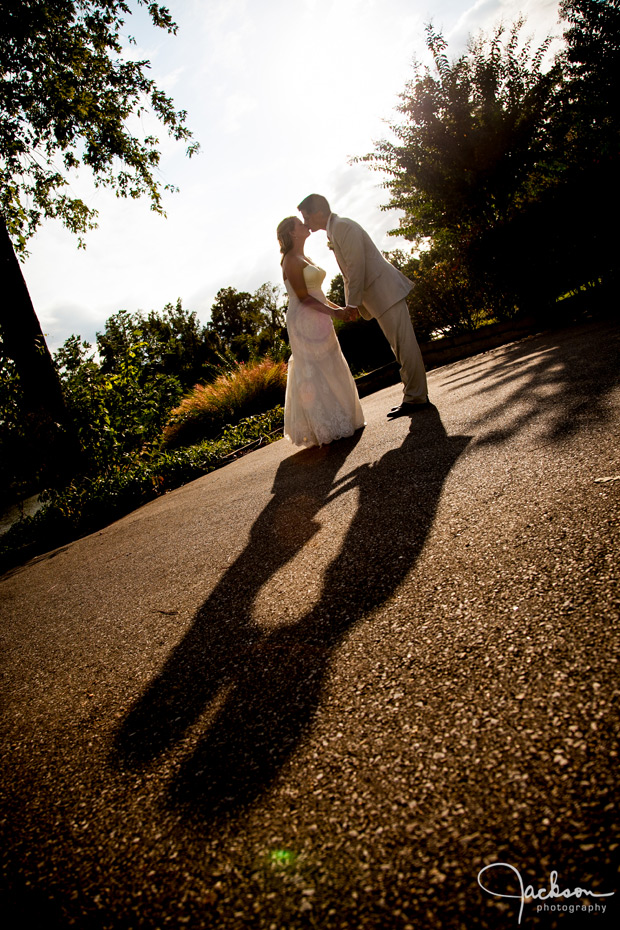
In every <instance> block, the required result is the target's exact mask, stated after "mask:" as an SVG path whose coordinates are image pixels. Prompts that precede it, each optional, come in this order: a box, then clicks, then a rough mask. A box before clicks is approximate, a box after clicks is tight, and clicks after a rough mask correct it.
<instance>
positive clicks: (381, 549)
mask: <svg viewBox="0 0 620 930" xmlns="http://www.w3.org/2000/svg"><path fill="white" fill-rule="evenodd" d="M358 438H359V434H358V436H356V437H353V439H351V440H341V441H339V442H337V443H334V444H332V445H331V446H329V447H326V448H324V449H321V450H319V449H313V450H307V451H305V452H301V453H298V454H295V455H292V456H290V457H289V458H288V459H286V460H285V461H283V462H282V463H281V465H280V467H279V469H278V472H277V474H276V477H275V481H274V485H273V498H272V499H271V501H270V502H269V504H268V505H267V506H266V507H265V509H264V510H263V512H262V513H261V514H260V516H259V517H258V519H257V520H256V522H255V523H254V525H253V527H252V530H251V533H250V539H249V542H248V545H247V546H246V548H245V549H244V551H243V552H242V553H241V554H240V556H239V558H238V559H237V560H236V561H235V563H234V564H233V565H232V566H231V567H230V569H229V570H228V571H227V572H226V573H225V575H224V576H223V577H222V579H221V581H220V582H219V584H218V585H217V586H216V588H215V589H214V590H213V593H212V594H211V596H210V597H209V598H208V599H207V601H206V602H205V604H204V605H203V606H202V608H201V609H200V610H199V611H198V612H197V614H196V617H195V621H194V623H193V625H192V628H191V629H190V631H189V632H188V634H187V635H186V637H185V638H184V639H183V641H182V642H181V643H180V644H179V645H178V646H177V647H176V649H175V650H174V651H173V653H172V654H171V655H170V657H169V659H168V660H167V662H166V663H165V665H164V667H163V668H162V670H161V672H160V674H159V675H158V676H157V678H156V679H155V680H154V681H153V682H152V683H151V684H150V686H149V687H148V688H147V690H146V691H145V693H144V694H143V695H142V697H141V698H140V699H139V700H138V702H137V703H136V704H135V705H134V707H133V708H131V709H130V711H129V713H128V715H127V717H126V718H125V720H124V721H123V723H122V725H121V727H120V729H119V731H118V733H117V738H116V747H115V751H116V753H117V754H118V755H119V756H120V757H121V759H122V760H123V761H124V762H130V763H133V764H137V765H141V764H148V763H153V762H154V761H155V759H156V757H157V756H158V755H159V754H160V753H162V752H163V751H164V750H167V749H168V748H169V747H171V746H172V745H173V744H175V743H177V742H178V741H179V740H180V739H181V738H182V737H183V735H184V734H185V732H186V731H187V729H188V727H189V726H190V725H192V724H193V723H194V722H196V721H197V720H198V718H199V717H200V715H201V714H202V713H203V712H204V711H205V710H206V709H207V707H208V705H209V704H210V702H213V701H214V699H215V698H216V696H217V698H218V701H219V706H217V704H218V701H216V702H215V705H216V709H215V711H214V714H213V717H214V719H212V720H211V722H210V724H209V723H205V732H204V734H203V735H202V736H200V737H199V739H198V742H197V745H196V747H195V749H194V751H193V752H192V754H191V756H190V758H188V759H187V760H186V761H185V762H184V764H183V765H182V766H181V769H180V771H179V772H178V773H177V775H175V776H174V777H173V780H172V783H171V785H170V796H169V800H170V803H172V804H174V805H175V806H176V805H181V806H182V807H185V806H187V808H188V809H189V810H190V811H191V815H192V817H193V818H197V817H199V818H202V819H203V820H207V821H209V820H212V819H213V818H216V817H218V816H220V815H223V814H231V813H234V812H235V811H237V810H238V809H240V808H244V807H246V806H247V805H248V804H250V803H251V802H252V801H254V800H255V799H256V798H258V797H259V796H260V795H261V794H262V793H263V792H264V790H265V789H266V788H267V787H268V786H269V784H270V783H271V782H272V781H273V779H274V777H275V776H276V775H277V773H278V771H279V770H280V768H281V766H282V765H283V764H284V762H285V761H286V760H287V759H288V758H289V757H290V755H291V753H292V752H294V750H295V749H296V747H297V746H298V745H299V743H300V740H302V738H303V737H304V736H305V735H306V734H307V732H308V731H309V728H310V726H311V724H312V720H313V718H314V716H315V713H316V711H317V708H318V706H319V702H320V697H321V690H322V685H323V681H324V678H325V675H326V673H327V672H328V670H329V663H330V660H331V658H332V656H333V654H334V651H335V650H336V649H337V647H338V645H339V644H340V642H341V641H342V640H343V638H344V637H345V636H346V635H347V633H348V632H349V631H350V630H351V629H352V628H353V627H354V626H355V625H356V624H357V623H359V622H360V621H361V620H362V619H363V618H365V617H367V616H368V615H369V614H371V612H372V611H373V610H374V609H375V608H377V607H379V606H380V605H381V604H383V603H384V602H385V601H386V600H387V599H388V598H389V597H390V596H391V595H392V594H393V593H394V592H395V591H396V589H397V588H398V586H399V585H400V584H401V582H402V581H403V580H404V579H405V577H406V576H407V574H408V573H409V572H410V570H411V568H412V566H413V565H414V564H415V562H416V560H417V558H418V556H419V555H420V552H421V550H422V547H423V546H424V543H425V540H426V538H427V536H428V533H429V531H430V529H431V527H432V525H433V521H434V517H435V513H436V510H437V506H438V503H439V500H440V497H441V493H442V488H443V485H444V482H445V480H446V477H447V475H448V474H449V472H450V470H451V468H452V467H453V465H454V463H455V462H456V460H457V459H458V457H459V456H460V455H461V453H462V451H463V449H464V448H465V447H466V445H467V443H468V442H469V438H468V437H462V436H457V437H448V436H447V435H446V432H445V429H444V427H443V424H442V423H441V419H440V417H439V414H438V412H437V410H436V409H435V408H433V407H431V408H430V409H428V410H427V411H425V412H423V413H419V414H417V415H416V416H415V417H414V418H413V419H412V422H411V428H410V431H409V433H408V434H407V436H406V438H405V440H404V442H403V443H402V445H401V446H400V447H399V448H395V449H391V450H390V451H388V452H387V453H386V454H385V455H384V456H383V457H382V458H381V459H379V461H377V462H373V463H368V464H364V465H362V466H360V467H359V468H357V469H355V470H354V471H352V472H351V473H349V474H348V475H345V476H344V477H343V478H341V479H340V480H339V481H336V480H335V478H336V475H337V474H338V472H339V471H340V469H341V468H342V466H343V465H344V462H345V460H346V458H347V456H348V455H349V453H350V452H351V451H352V449H353V447H354V446H355V444H356V442H357V439H358ZM353 487H355V488H357V489H358V494H359V505H358V508H357V511H356V513H355V516H354V518H353V520H352V522H351V524H350V527H349V529H348V532H347V534H346V537H345V539H344V541H343V544H342V547H341V551H340V553H339V554H338V556H337V557H336V558H335V559H334V560H333V561H332V563H331V564H330V565H329V567H328V569H327V570H326V572H325V576H324V580H323V587H322V591H321V594H320V597H319V599H318V602H317V603H315V604H314V605H313V606H312V607H311V608H310V609H309V610H308V612H307V613H306V614H305V615H304V616H303V617H302V618H301V619H300V620H299V621H298V622H296V623H294V624H289V625H281V626H279V627H277V628H276V629H275V630H269V631H263V630H261V628H260V627H259V626H258V624H256V623H255V622H254V621H253V619H252V605H253V603H254V601H255V599H256V597H257V595H258V593H259V591H260V590H261V588H262V587H263V586H264V584H265V583H266V582H267V581H268V580H269V578H271V577H272V576H273V575H274V574H275V572H277V571H278V570H279V569H280V568H281V567H282V566H283V565H284V564H285V563H287V562H288V561H290V560H291V559H292V558H293V557H294V555H295V554H296V553H297V552H299V550H300V549H301V548H302V547H303V546H304V545H306V543H307V542H308V541H309V540H310V539H311V538H312V536H313V535H314V534H315V533H316V532H317V530H318V528H319V526H320V524H318V523H317V521H316V520H315V517H316V515H317V513H318V511H319V510H320V509H321V508H322V507H323V506H324V505H325V504H326V503H328V502H329V501H330V500H332V499H333V498H334V497H335V496H337V495H339V494H341V493H343V492H344V491H346V490H349V489H351V488H353Z"/></svg>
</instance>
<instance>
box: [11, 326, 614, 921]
mask: <svg viewBox="0 0 620 930" xmlns="http://www.w3.org/2000/svg"><path fill="white" fill-rule="evenodd" d="M619 349H620V328H618V327H617V326H616V325H614V324H613V323H610V322H606V323H596V324H591V325H588V326H583V327H580V328H572V329H570V330H564V331H561V332H554V333H547V334H542V335H539V336H536V337H532V338H529V339H525V340H522V341H520V342H518V343H513V344H511V345H509V346H505V347H503V348H501V349H497V350H493V351H491V352H488V353H485V354H483V355H479V356H476V357H474V358H470V359H467V360H465V361H462V362H457V363H454V364H451V365H447V366H445V367H443V368H441V369H438V370H436V371H434V372H432V373H431V374H430V378H429V383H430V392H431V399H432V401H433V402H434V404H435V407H433V408H430V409H429V410H428V411H426V412H424V413H418V414H416V415H415V416H414V417H413V418H410V419H407V418H402V419H398V420H396V421H394V422H389V421H387V420H386V417H385V413H386V411H387V410H388V409H389V408H390V407H391V406H393V404H394V403H396V402H397V401H398V400H399V394H400V390H399V388H398V387H392V388H386V389H385V390H382V391H379V392H378V393H376V394H373V395H371V396H369V397H367V398H365V399H364V401H363V407H364V410H365V413H366V418H367V426H366V428H365V429H364V430H363V431H362V432H360V433H358V434H357V435H356V436H355V437H354V438H353V439H352V440H344V441H341V442H338V443H335V444H333V445H332V446H330V447H326V448H324V449H322V450H318V449H315V450H309V451H305V452H297V453H295V452H294V451H293V449H292V447H291V446H290V445H289V444H288V443H287V442H286V441H285V440H282V441H280V442H277V443H275V444H273V445H271V446H268V447H266V448H263V449H260V450H258V451H256V452H253V453H251V454H249V455H247V456H246V457H244V458H242V459H240V460H238V461H236V462H234V463H232V464H231V465H229V466H227V467H226V468H223V469H221V470H219V471H216V472H214V473H212V474H210V475H207V476H206V477H204V478H202V479H200V480H198V481H194V482H193V483H191V484H189V485H187V486H186V487H184V488H181V489H179V490H177V491H175V492H173V493H171V494H168V495H166V496H165V497H163V498H160V499H158V500H156V501H154V502H152V503H151V504H149V505H147V506H145V507H143V508H142V509H140V510H138V511H136V512H134V513H132V514H130V515H129V516H127V517H126V518H124V519H123V520H120V521H119V522H117V523H115V524H113V525H111V526H109V527H107V528H106V529H104V530H103V531H101V532H99V533H95V534H93V535H92V536H89V537H87V538H84V539H81V540H78V541H77V542H75V543H73V544H71V545H68V546H64V547H62V548H61V549H59V550H57V551H55V552H53V553H48V554H46V555H43V556H41V557H39V558H37V559H34V560H32V561H31V562H29V563H28V564H27V565H24V566H22V567H19V568H17V569H14V570H13V571H11V572H9V573H8V574H6V575H5V576H3V578H2V579H0V613H1V619H0V631H1V633H0V635H1V637H2V659H1V685H0V688H1V692H2V700H3V713H2V723H1V730H0V736H1V739H0V773H1V777H2V803H1V807H0V821H1V830H2V837H1V841H0V864H1V869H0V874H1V876H2V893H1V895H0V913H1V914H2V917H3V918H4V920H5V922H4V926H6V927H10V928H11V930H13V928H18V927H19V928H21V927H25V926H28V927H34V928H41V930H55V928H66V927H78V928H85V930H91V928H101V930H103V928H114V930H120V928H147V930H155V928H167V927H171V928H176V927H189V928H191V930H203V928H205V930H206V928H223V930H229V928H230V930H232V928H235V930H236V928H246V927H247V928H257V930H259V928H260V930H285V928H286V930H289V928H290V930H297V928H329V930H331V928H338V930H343V928H352V930H358V928H373V930H375V928H376V930H392V928H394V930H409V928H414V930H418V928H424V930H435V928H441V930H444V928H463V930H465V928H467V930H471V928H478V927H481V928H482V927H489V928H495V927H498V928H499V927H502V928H503V927H506V928H511V927H515V928H516V927H517V926H519V924H518V920H519V916H520V914H519V912H520V909H521V905H522V901H521V898H520V895H521V888H520V881H521V882H522V883H523V886H524V891H528V892H529V896H528V898H527V900H526V901H525V902H524V903H523V909H522V914H521V924H520V926H521V927H526V928H529V927H544V928H554V927H556V926H561V927H565V928H569V930H572V928H582V927H588V928H589V927H594V928H601V930H602V928H603V927H607V926H618V925H620V923H619V918H620V881H619V876H618V862H619V859H620V857H619V855H618V835H617V807H616V804H617V784H618V697H619V691H620V688H619V681H618V656H619V651H620V650H619V636H618V628H619V620H620V591H619V587H618V576H619V574H620V570H619V561H620V560H619V558H618V540H619V536H620V515H619V507H618V502H619V495H620V456H619V450H618V439H619V435H620V430H619V420H620V366H619V364H618V362H619V359H620V352H619ZM495 863H505V865H504V866H497V865H495ZM486 866H490V867H491V868H489V869H487V870H486V871H485V872H483V873H482V875H481V874H480V873H481V870H482V869H484V868H485V867H486ZM552 872H557V878H555V879H554V878H550V873H552ZM479 877H480V881H481V882H482V884H483V885H485V886H486V888H488V889H490V890H488V891H485V890H484V889H483V888H481V886H480V884H479ZM553 882H555V884H553ZM528 885H531V888H529V889H527V888H526V886H528ZM541 889H546V892H545V893H543V892H542V891H541ZM580 889H584V890H585V892H586V893H581V891H580ZM550 892H551V893H550ZM560 892H566V894H565V895H562V896H561V897H558V896H557V895H559V893H560ZM612 893H613V894H612ZM500 895H514V897H500ZM595 895H607V897H596V896H595ZM571 909H572V910H571Z"/></svg>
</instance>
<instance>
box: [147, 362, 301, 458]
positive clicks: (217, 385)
mask: <svg viewBox="0 0 620 930" xmlns="http://www.w3.org/2000/svg"><path fill="white" fill-rule="evenodd" d="M285 391H286V362H274V361H273V360H272V359H269V358H265V359H261V360H259V361H255V362H248V363H247V364H243V363H242V364H240V365H238V366H237V367H236V368H235V369H234V371H232V372H227V373H225V374H222V375H220V376H219V377H218V378H217V379H216V380H215V381H214V382H213V383H212V384H206V385H202V384H197V385H196V386H195V387H194V388H192V390H191V391H190V392H189V394H187V395H186V396H185V397H184V398H183V400H182V401H181V403H180V404H179V406H178V407H176V408H175V409H174V410H173V411H172V413H171V415H170V419H169V421H168V423H167V425H166V428H165V429H164V434H163V441H164V446H165V447H167V448H170V449H174V448H177V447H179V446H186V445H189V444H193V443H196V442H199V441H201V440H203V439H210V438H212V437H214V436H216V435H217V434H218V433H219V431H220V430H221V429H222V428H223V427H224V425H225V424H227V423H237V422H239V421H240V420H241V419H244V418H246V417H249V416H254V415H256V414H260V413H263V412H264V411H267V410H271V409H272V408H273V407H275V406H276V405H281V404H283V403H284V394H285Z"/></svg>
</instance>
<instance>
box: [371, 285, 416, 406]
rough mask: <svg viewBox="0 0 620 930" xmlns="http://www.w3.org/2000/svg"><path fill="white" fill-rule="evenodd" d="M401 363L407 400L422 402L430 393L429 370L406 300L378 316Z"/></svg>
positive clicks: (401, 375)
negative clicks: (427, 379) (428, 384)
mask: <svg viewBox="0 0 620 930" xmlns="http://www.w3.org/2000/svg"><path fill="white" fill-rule="evenodd" d="M377 323H378V324H379V326H380V327H381V329H382V330H383V333H384V335H385V338H386V339H387V341H388V342H389V344H390V347H391V349H392V352H393V353H394V355H395V356H396V361H397V362H398V364H399V365H400V380H401V381H402V382H403V386H404V394H403V403H407V404H421V403H424V401H426V399H427V395H428V387H427V383H426V371H425V369H424V362H423V361H422V353H421V352H420V346H419V345H418V340H417V339H416V336H415V332H414V331H413V324H412V322H411V317H410V316H409V308H408V307H407V301H406V300H399V301H398V303H396V304H394V305H393V306H392V307H390V308H389V310H386V311H385V313H382V314H381V316H380V317H379V318H378V319H377Z"/></svg>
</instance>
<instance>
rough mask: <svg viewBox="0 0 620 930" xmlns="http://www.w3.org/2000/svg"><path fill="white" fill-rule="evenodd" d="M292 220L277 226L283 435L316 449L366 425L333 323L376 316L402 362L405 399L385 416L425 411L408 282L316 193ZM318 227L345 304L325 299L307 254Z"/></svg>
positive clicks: (317, 270)
mask: <svg viewBox="0 0 620 930" xmlns="http://www.w3.org/2000/svg"><path fill="white" fill-rule="evenodd" d="M297 209H298V210H299V212H300V213H301V215H302V217H303V222H302V221H301V220H300V219H299V218H298V217H296V216H289V217H287V218H286V219H284V220H282V222H281V223H280V224H279V226H278V229H277V235H278V242H279V243H280V252H281V253H282V276H283V278H284V284H285V287H286V290H287V293H288V297H289V305H288V310H287V314H286V326H287V330H288V336H289V342H290V346H291V353H292V354H291V357H290V359H289V362H288V378H287V383H286V399H285V402H284V435H285V436H286V438H287V439H289V440H290V441H291V442H292V443H293V444H294V445H296V446H317V445H318V446H322V445H324V444H325V443H329V442H332V441H333V440H336V439H342V438H343V437H345V436H352V435H353V433H354V432H355V431H356V430H358V429H360V428H361V427H362V426H364V425H365V422H364V414H363V412H362V407H361V404H360V401H359V396H358V393H357V388H356V387H355V382H354V380H353V376H352V374H351V371H350V370H349V366H348V364H347V362H346V359H345V357H344V355H343V354H342V350H341V348H340V343H339V342H338V339H337V337H336V333H335V330H334V324H333V320H334V319H337V320H356V319H357V318H358V317H359V316H362V317H363V318H364V319H365V320H370V319H375V320H377V322H378V323H379V326H380V327H381V329H382V330H383V333H384V335H385V337H386V338H387V340H388V342H389V344H390V347H391V349H392V351H393V353H394V355H395V356H396V360H397V362H398V364H399V365H400V377H401V381H402V382H403V388H404V393H403V400H402V403H401V404H400V405H399V406H398V407H394V408H393V409H392V410H390V412H389V413H388V417H390V419H395V418H396V417H400V416H406V415H409V414H413V413H416V412H417V411H418V410H422V409H425V408H426V407H428V406H429V403H428V389H427V385H426V372H425V370H424V362H423V361H422V354H421V352H420V347H419V346H418V341H417V339H416V337H415V333H414V331H413V325H412V323H411V317H410V316H409V309H408V307H407V301H406V300H405V297H406V296H407V294H408V293H409V291H410V290H411V288H412V287H413V284H412V282H411V281H410V280H409V279H408V278H406V277H405V275H404V274H402V273H401V272H400V271H399V270H398V269H397V268H395V267H394V265H392V264H390V262H388V261H387V260H386V259H385V258H384V257H383V255H382V254H381V252H380V251H379V249H378V248H377V247H376V245H375V244H374V243H373V242H372V240H371V238H370V236H369V235H368V233H367V232H365V230H363V229H362V227H361V226H360V225H359V223H356V222H354V220H349V219H346V218H345V217H341V216H337V215H336V214H335V213H332V211H331V208H330V206H329V203H328V202H327V200H326V199H325V197H323V196H322V195H321V194H310V196H309V197H306V198H305V200H302V202H301V203H300V204H299V206H298V207H297ZM318 229H324V230H325V231H326V232H327V238H328V243H329V245H330V248H332V249H333V252H334V255H335V256H336V260H337V262H338V265H339V266H340V270H341V272H342V277H343V279H344V291H345V298H346V306H345V307H339V306H338V305H337V304H334V303H332V302H331V301H330V300H328V299H327V297H326V296H325V294H324V293H323V290H322V285H323V281H324V280H325V274H326V273H325V271H323V269H322V268H319V267H318V266H317V265H314V264H313V263H312V262H311V261H310V260H309V259H308V257H307V256H306V254H305V252H304V246H305V243H306V239H307V238H308V236H309V235H310V233H312V232H316V231H317V230H318Z"/></svg>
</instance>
